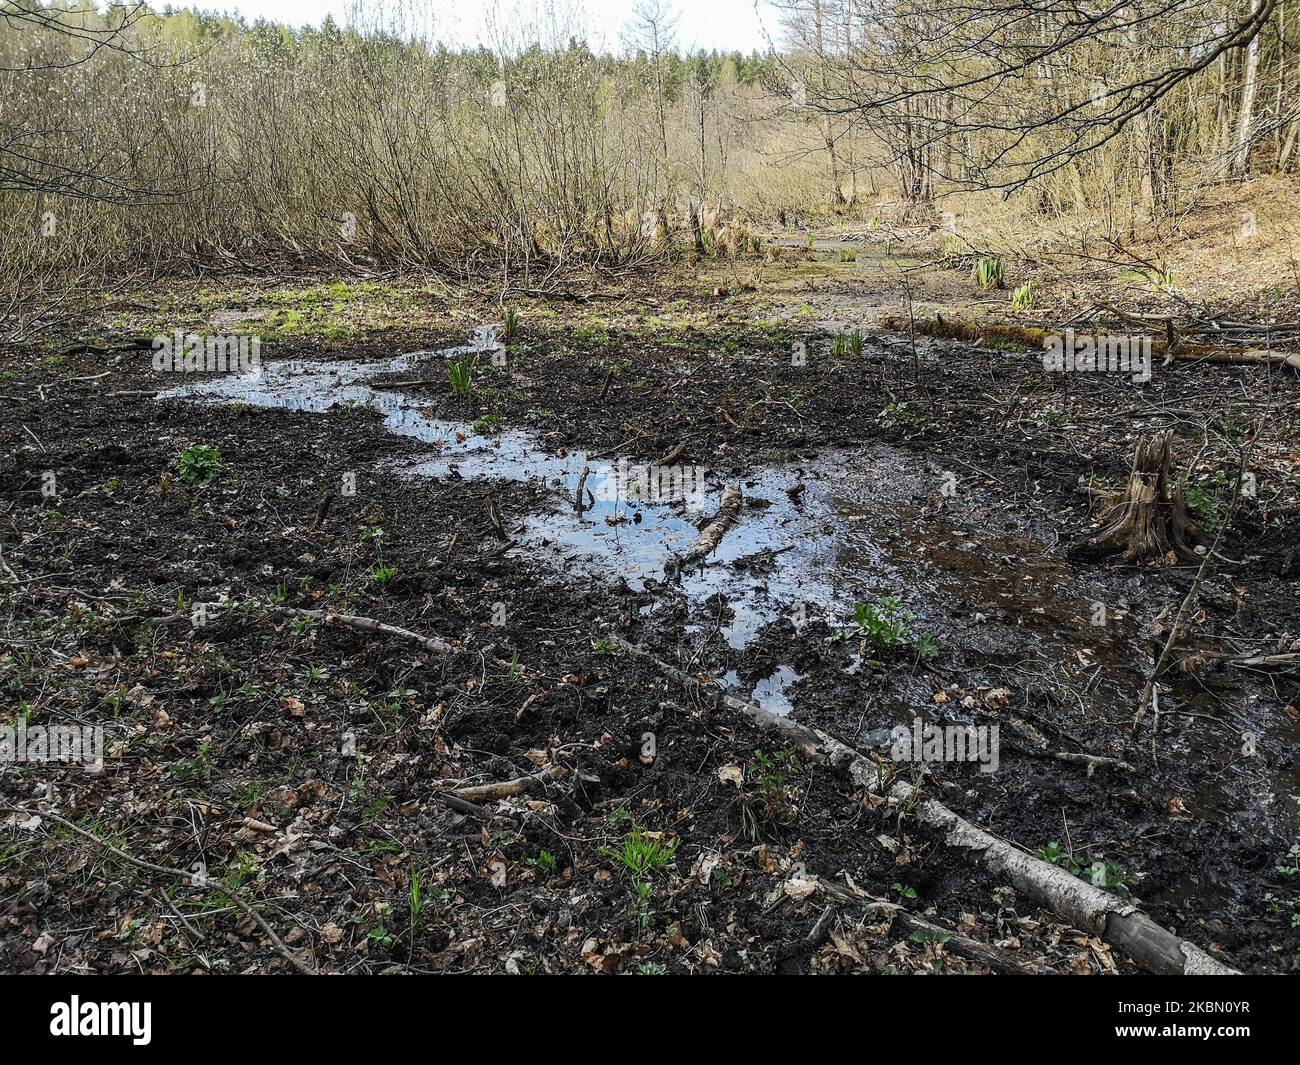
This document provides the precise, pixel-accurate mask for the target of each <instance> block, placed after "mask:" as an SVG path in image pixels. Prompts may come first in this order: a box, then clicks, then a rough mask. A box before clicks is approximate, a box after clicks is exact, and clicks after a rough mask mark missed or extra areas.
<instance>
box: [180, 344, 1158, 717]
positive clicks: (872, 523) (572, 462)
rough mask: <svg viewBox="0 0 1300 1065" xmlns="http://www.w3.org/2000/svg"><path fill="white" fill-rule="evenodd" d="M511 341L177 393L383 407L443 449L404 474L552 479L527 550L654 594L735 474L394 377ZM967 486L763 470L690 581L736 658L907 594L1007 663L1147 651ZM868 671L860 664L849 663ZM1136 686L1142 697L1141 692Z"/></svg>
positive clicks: (295, 368)
mask: <svg viewBox="0 0 1300 1065" xmlns="http://www.w3.org/2000/svg"><path fill="white" fill-rule="evenodd" d="M497 348H498V342H497V339H496V336H495V334H494V333H492V332H490V331H487V330H485V331H482V332H480V335H479V336H478V337H477V338H476V340H475V341H474V342H473V343H471V344H468V345H464V346H459V347H453V348H448V349H445V350H441V351H421V352H413V353H409V354H404V355H400V356H397V357H395V358H392V359H388V360H377V361H372V362H365V363H362V362H336V363H314V362H301V361H293V360H289V361H277V362H268V363H266V364H264V365H263V366H262V367H261V368H259V369H258V370H257V371H256V372H254V373H250V374H247V375H244V376H227V377H220V378H214V379H210V380H205V381H202V382H198V383H193V384H189V385H185V386H183V387H181V388H178V389H174V390H172V391H170V392H166V393H163V398H187V399H193V400H198V401H202V402H218V403H243V404H248V405H251V406H256V407H269V408H275V409H281V410H289V411H299V412H313V413H324V412H327V411H331V410H337V409H347V408H349V407H355V406H362V407H366V408H369V409H373V410H375V411H377V412H379V414H380V415H381V416H382V417H383V421H384V425H385V427H386V428H387V429H388V430H389V431H391V432H393V433H397V434H400V435H402V436H408V437H412V438H414V439H417V440H420V441H423V442H425V443H427V444H429V445H430V450H429V453H428V455H427V456H425V457H422V458H418V459H416V460H413V461H407V462H404V463H401V464H399V465H397V466H396V467H395V469H396V470H397V471H398V472H399V473H402V474H404V475H407V476H416V477H433V478H446V477H463V478H480V479H485V480H489V481H531V482H535V483H541V484H543V485H544V486H545V487H546V488H547V489H549V490H550V494H551V497H552V499H553V501H554V502H553V505H552V506H551V507H549V508H547V509H544V510H542V511H540V512H538V513H534V514H531V515H529V516H528V517H527V518H526V520H525V522H524V525H523V528H522V530H516V529H515V528H514V526H513V525H512V527H511V530H510V531H511V534H512V536H513V537H514V538H515V540H516V543H515V546H513V547H512V548H511V551H512V552H513V553H516V554H520V555H527V556H529V557H533V558H538V559H541V560H542V561H544V562H547V563H550V564H553V565H555V566H556V567H557V568H560V569H562V570H563V571H564V572H566V573H570V574H574V575H577V576H582V577H588V578H592V579H614V580H622V581H625V582H626V583H627V584H628V585H629V586H630V587H631V588H632V589H633V590H638V591H639V590H642V589H643V588H644V587H645V586H646V582H647V581H650V580H653V581H662V580H664V579H665V577H666V574H667V572H668V571H669V569H670V566H672V565H675V560H676V559H678V558H680V557H681V556H682V555H683V554H685V553H686V551H687V550H688V549H689V548H690V547H691V545H692V544H693V543H694V542H695V539H696V537H697V536H698V526H699V525H700V524H701V523H702V522H704V521H705V520H706V519H707V518H708V517H709V516H710V515H711V514H712V513H713V512H714V511H716V509H717V506H718V499H719V496H720V493H721V490H722V488H723V487H724V484H723V481H722V480H720V479H718V478H716V477H715V476H714V474H713V472H712V471H711V470H708V469H707V468H702V467H700V466H696V465H694V464H685V465H683V464H677V465H675V466H671V467H665V468H658V467H654V466H650V467H646V466H644V465H642V464H639V463H637V462H634V461H630V460H628V459H615V458H613V457H610V458H607V459H604V460H593V459H589V458H588V457H587V456H585V455H584V454H582V453H579V452H575V453H560V454H557V453H556V452H554V451H552V450H550V449H548V448H546V447H545V446H544V445H543V444H542V442H541V439H540V438H539V436H538V435H537V434H535V433H533V432H530V431H526V430H521V429H510V428H505V429H502V430H501V431H500V432H495V433H488V434H484V433H475V432H474V431H473V429H472V427H471V426H470V425H469V424H467V423H465V422H461V421H453V420H447V419H443V418H438V417H435V416H434V415H433V414H431V413H430V411H429V407H428V404H427V401H425V400H421V399H420V398H418V397H415V396H412V395H409V394H408V393H406V392H404V391H402V389H401V388H400V387H393V386H387V385H383V384H381V383H379V379H380V378H391V377H393V375H395V374H396V375H401V374H404V373H405V374H412V375H416V376H427V374H425V373H424V371H425V368H426V367H428V366H429V365H430V364H445V363H446V362H447V361H448V360H449V359H452V358H456V357H459V356H462V355H467V354H476V355H483V354H486V353H490V352H492V351H494V350H496V349H497ZM438 372H441V371H438ZM955 481H956V475H955V474H953V473H951V472H949V471H944V470H940V469H937V468H935V467H933V466H931V465H930V464H928V463H926V462H925V461H924V460H922V459H918V458H917V457H916V456H915V455H913V454H911V453H908V452H904V451H900V450H898V449H894V448H889V447H885V446H882V445H877V444H871V445H867V446H864V447H863V448H862V449H861V450H859V451H855V452H854V453H852V454H850V453H847V452H839V451H831V450H827V451H822V452H820V453H819V454H818V455H817V456H816V457H815V459H812V460H810V461H807V462H801V463H798V464H790V465H785V466H780V465H772V466H766V467H760V468H757V469H755V470H752V471H750V472H749V473H748V474H747V475H746V476H745V477H744V478H743V479H742V480H741V481H740V487H741V489H742V492H743V494H744V506H743V508H742V511H741V520H740V521H739V522H738V523H737V524H736V525H735V526H734V527H733V528H732V530H731V531H730V532H729V533H728V534H727V536H726V537H725V538H724V539H723V541H722V543H721V544H720V546H719V547H718V548H717V550H716V551H714V552H713V554H711V555H710V556H709V558H708V560H707V563H706V564H705V565H704V566H697V567H694V568H692V569H689V570H687V571H684V572H682V573H681V574H680V587H681V589H682V592H683V593H684V594H685V595H686V597H687V599H688V600H689V601H690V602H691V603H692V604H693V605H694V606H696V607H697V608H698V613H697V617H699V618H704V617H709V616H710V609H711V608H710V607H709V605H708V603H707V601H709V600H712V599H713V597H715V596H720V597H721V601H722V602H725V603H726V604H727V605H728V607H729V608H730V609H729V612H721V611H718V610H716V608H712V609H713V610H714V612H715V613H717V614H718V617H717V620H716V625H715V626H710V627H711V628H714V627H716V629H717V630H718V631H719V632H720V634H721V636H722V637H723V638H724V639H725V640H726V642H727V645H728V646H729V647H730V648H732V649H733V650H737V651H740V650H744V649H745V648H746V647H748V646H749V645H750V644H751V643H752V642H753V641H754V640H755V639H756V637H757V636H758V634H759V633H760V632H761V630H762V629H763V628H764V627H765V626H767V625H769V624H771V623H772V622H774V621H777V620H779V619H780V618H782V617H785V618H788V619H790V621H791V622H792V623H793V624H794V626H795V628H796V630H798V629H802V628H803V626H804V625H805V624H807V623H808V622H809V621H812V620H816V619H826V620H827V622H828V623H829V624H830V625H831V626H832V627H836V626H838V625H840V624H843V623H846V622H847V621H848V619H849V618H850V617H851V616H852V613H853V608H854V604H855V603H859V602H873V601H876V600H878V599H880V598H881V597H883V596H888V595H894V596H898V597H899V598H901V599H902V600H903V602H904V604H905V605H906V606H907V607H908V608H909V609H911V610H913V611H914V612H915V613H916V614H917V616H918V621H917V627H919V628H926V629H931V630H933V631H935V632H936V633H938V634H939V635H940V641H941V643H943V642H945V638H946V637H948V636H950V635H953V634H954V630H955V629H960V630H961V633H960V635H961V642H962V643H963V645H965V646H967V647H970V648H973V649H974V650H976V651H983V652H986V653H987V654H988V655H989V657H990V661H997V662H1001V663H1003V664H1004V665H1007V666H1010V665H1011V664H1013V663H1017V662H1020V661H1022V660H1024V659H1025V658H1026V657H1028V658H1032V659H1033V660H1035V661H1036V662H1039V663H1041V666H1042V668H1043V669H1044V670H1047V671H1055V670H1056V669H1058V668H1063V669H1064V670H1065V672H1066V674H1067V678H1068V679H1070V680H1075V681H1080V682H1082V679H1086V674H1087V672H1088V671H1090V670H1096V669H1098V668H1099V656H1100V657H1102V658H1104V657H1106V656H1107V654H1108V652H1112V651H1113V652H1114V654H1116V655H1117V656H1118V655H1122V656H1123V657H1125V658H1128V659H1131V657H1132V652H1131V645H1129V636H1130V632H1129V627H1128V626H1126V625H1124V624H1123V623H1122V622H1120V623H1113V624H1110V625H1108V626H1106V627H1104V628H1096V627H1090V626H1089V621H1088V619H1089V615H1090V612H1091V611H1092V610H1093V609H1094V602H1095V600H1096V596H1097V595H1098V594H1100V593H1097V592H1095V591H1089V589H1087V588H1086V587H1084V586H1083V584H1082V583H1081V582H1080V581H1079V580H1078V579H1076V578H1072V577H1070V576H1068V575H1067V574H1066V573H1065V570H1064V567H1063V566H1062V565H1061V564H1060V563H1059V562H1053V561H1050V560H1049V559H1048V554H1049V549H1048V547H1047V546H1046V545H1043V544H1035V543H1032V542H1030V541H1026V540H1024V539H1020V538H1014V537H1008V536H999V535H997V534H994V533H992V532H991V531H990V530H988V529H987V528H982V527H980V528H968V527H966V525H968V524H970V523H969V522H968V521H966V520H965V519H968V518H969V517H970V516H971V509H970V508H972V507H975V508H976V509H978V506H979V505H980V504H979V501H978V500H977V499H976V498H975V494H974V493H976V492H977V490H976V489H975V488H973V487H971V488H969V489H965V488H964V489H963V491H968V492H969V493H972V494H970V495H968V496H967V497H966V498H965V500H964V502H963V505H962V507H961V508H960V509H959V508H958V507H957V505H956V504H955V503H954V502H953V501H952V500H951V499H949V500H947V501H946V502H945V487H944V486H945V485H948V486H950V487H951V485H952V484H953V483H955ZM579 485H581V486H582V495H581V500H580V501H579V495H578V489H579ZM702 627H703V626H702V624H701V625H700V626H698V627H696V628H695V629H694V631H695V632H697V633H699V631H700V629H701V628H702ZM1009 633H1010V634H1011V635H1010V637H1009V635H1008V634H1009ZM1112 645H1113V646H1112ZM1062 662H1064V663H1065V664H1064V666H1062V665H1061V663H1062ZM782 668H783V670H787V671H788V672H787V673H783V674H781V675H780V677H779V678H769V681H770V683H769V682H764V683H763V684H760V685H759V688H761V689H762V691H761V693H760V692H758V691H755V692H753V693H746V694H753V695H754V696H755V697H756V698H757V697H758V696H759V695H760V694H761V695H762V696H763V698H764V699H766V700H767V701H768V702H769V703H771V704H772V706H773V708H774V709H778V710H779V711H786V710H788V709H789V708H790V699H789V697H788V696H787V695H786V694H784V693H785V691H786V689H787V688H788V687H790V686H791V685H793V684H794V683H795V682H796V681H797V680H798V676H797V674H795V673H794V671H793V670H792V669H789V667H782ZM853 668H854V666H853V663H852V661H851V659H850V658H848V657H846V670H851V669H853ZM765 685H766V686H765ZM1102 687H1104V685H1103V686H1102ZM1122 687H1123V688H1124V697H1125V698H1127V697H1128V695H1127V689H1128V685H1127V684H1125V685H1123V686H1122ZM1099 694H1102V695H1104V694H1106V693H1102V692H1101V691H1100V689H1098V691H1097V692H1094V699H1096V698H1097V697H1098V695H1099ZM1101 701H1105V700H1101Z"/></svg>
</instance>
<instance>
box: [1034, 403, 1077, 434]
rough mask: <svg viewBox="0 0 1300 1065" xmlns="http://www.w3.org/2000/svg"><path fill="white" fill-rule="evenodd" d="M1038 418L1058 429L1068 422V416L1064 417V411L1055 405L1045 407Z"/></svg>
mask: <svg viewBox="0 0 1300 1065" xmlns="http://www.w3.org/2000/svg"><path fill="white" fill-rule="evenodd" d="M1038 420H1039V421H1041V422H1042V423H1043V424H1044V425H1048V426H1051V427H1052V428H1053V429H1060V428H1061V427H1063V426H1064V425H1066V424H1068V422H1069V418H1067V417H1066V415H1065V412H1064V411H1063V410H1060V409H1058V408H1056V407H1047V408H1045V409H1044V410H1043V412H1042V414H1040V415H1039V416H1038Z"/></svg>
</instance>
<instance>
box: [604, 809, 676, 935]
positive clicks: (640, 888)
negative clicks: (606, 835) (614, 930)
mask: <svg viewBox="0 0 1300 1065" xmlns="http://www.w3.org/2000/svg"><path fill="white" fill-rule="evenodd" d="M677 847H678V842H677V841H674V842H673V845H672V846H671V847H666V846H664V844H663V843H662V842H660V840H659V839H658V838H656V837H650V836H647V835H645V834H643V833H642V832H641V830H640V829H639V828H636V827H633V829H632V831H631V832H629V833H628V834H627V836H626V837H625V838H624V839H623V845H622V846H621V847H618V848H613V847H601V848H600V853H601V854H604V855H605V856H606V857H609V858H613V859H615V860H616V861H618V862H619V863H621V864H622V866H623V867H624V868H625V869H626V870H627V872H628V875H629V876H630V877H631V879H632V891H633V896H634V897H633V900H632V903H631V905H630V906H628V913H630V914H631V915H632V916H634V917H635V918H636V919H637V923H638V924H639V925H640V926H641V927H642V928H648V927H649V926H650V922H651V919H652V918H653V917H654V910H653V908H652V907H651V900H652V899H653V897H654V887H653V885H651V883H650V880H649V877H650V875H651V874H654V873H662V872H663V871H664V870H665V869H666V868H668V863H669V862H670V861H672V858H673V855H674V854H676V853H677Z"/></svg>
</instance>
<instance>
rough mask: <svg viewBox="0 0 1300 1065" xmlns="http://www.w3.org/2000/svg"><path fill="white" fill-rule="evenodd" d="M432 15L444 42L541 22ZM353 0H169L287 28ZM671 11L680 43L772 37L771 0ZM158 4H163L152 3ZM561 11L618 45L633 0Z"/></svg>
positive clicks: (493, 4) (465, 9)
mask: <svg viewBox="0 0 1300 1065" xmlns="http://www.w3.org/2000/svg"><path fill="white" fill-rule="evenodd" d="M372 2H374V3H377V4H379V5H380V6H381V7H383V8H386V9H389V8H391V9H394V10H395V9H396V8H397V7H398V4H399V3H400V0H372ZM426 2H427V5H428V7H430V8H431V9H432V11H433V13H434V18H435V24H436V26H437V30H436V35H437V36H438V37H439V38H440V39H442V40H444V41H446V42H447V43H448V44H451V45H458V44H477V43H480V42H482V43H489V44H490V43H491V42H490V34H489V29H488V27H489V26H490V25H491V24H492V23H493V22H495V23H496V24H498V25H504V26H508V27H511V28H513V29H514V30H515V31H516V32H519V31H520V30H528V29H530V28H531V27H533V26H536V25H537V24H538V23H539V22H540V21H542V20H540V19H539V18H538V16H537V13H536V11H537V8H536V6H535V5H536V4H537V2H538V0H426ZM351 3H352V0H172V6H173V7H188V8H195V9H200V10H206V11H214V10H215V11H220V12H230V13H233V12H238V13H240V14H242V15H243V16H244V17H245V18H246V19H248V20H249V21H252V20H253V19H256V18H267V19H272V20H274V21H277V22H285V23H288V24H289V25H291V26H303V25H313V26H314V25H319V24H320V22H321V20H322V19H324V17H325V16H326V15H327V14H330V15H333V16H334V19H335V21H336V22H339V23H344V22H346V21H347V13H348V9H349V8H350V7H351ZM664 3H665V6H671V7H673V8H675V9H676V10H677V11H678V12H679V15H678V19H677V43H678V46H679V48H683V49H686V50H690V49H693V48H706V49H712V48H717V49H725V50H728V51H729V50H731V49H735V48H739V49H740V50H741V51H743V52H749V51H752V50H755V49H757V50H759V51H766V50H767V46H768V37H767V36H766V35H765V31H766V34H770V35H771V38H772V39H773V40H779V36H780V34H779V13H778V12H777V10H776V8H775V7H774V6H773V4H772V2H771V0H664ZM158 6H159V7H162V3H161V2H159V3H158ZM556 6H558V7H559V8H560V9H561V10H566V11H571V12H572V13H573V14H572V16H571V23H570V24H571V25H573V26H575V27H578V29H577V30H576V31H575V32H576V35H579V36H584V37H586V39H587V41H588V42H589V43H590V44H591V46H592V47H593V48H596V49H598V50H604V49H608V50H610V51H614V50H617V49H618V48H619V47H620V44H621V41H622V39H623V31H624V28H625V27H626V25H627V24H628V22H629V21H630V20H631V18H632V10H633V7H634V6H635V0H557V4H556Z"/></svg>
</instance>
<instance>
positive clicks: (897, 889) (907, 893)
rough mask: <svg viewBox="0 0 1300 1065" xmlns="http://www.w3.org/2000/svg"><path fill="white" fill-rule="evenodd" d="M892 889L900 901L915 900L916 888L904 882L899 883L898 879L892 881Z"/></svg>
mask: <svg viewBox="0 0 1300 1065" xmlns="http://www.w3.org/2000/svg"><path fill="white" fill-rule="evenodd" d="M893 891H894V894H895V895H897V896H898V897H899V899H900V900H902V901H906V902H915V901H916V899H917V894H916V888H914V887H908V886H907V885H906V884H901V883H899V882H898V881H894V886H893Z"/></svg>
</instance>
